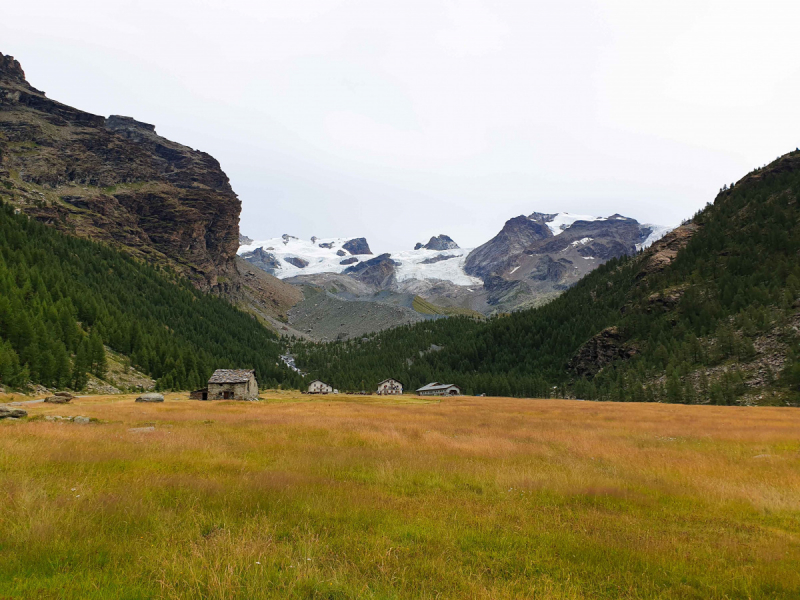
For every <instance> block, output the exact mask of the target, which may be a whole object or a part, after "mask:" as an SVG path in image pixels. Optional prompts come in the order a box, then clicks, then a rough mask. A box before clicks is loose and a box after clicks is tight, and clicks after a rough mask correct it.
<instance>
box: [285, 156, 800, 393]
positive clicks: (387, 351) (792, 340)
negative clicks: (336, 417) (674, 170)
mask: <svg viewBox="0 0 800 600" xmlns="http://www.w3.org/2000/svg"><path fill="white" fill-rule="evenodd" d="M798 197H800V152H797V151H796V152H792V153H790V154H787V155H786V156H783V157H781V158H780V159H778V160H777V161H775V162H774V163H772V164H771V165H769V166H767V167H765V168H763V169H758V170H757V171H754V172H753V173H751V174H749V175H748V176H746V177H745V178H743V179H742V180H741V181H740V182H739V183H737V184H736V185H734V186H732V187H731V188H730V189H728V188H727V187H726V188H725V189H723V190H722V191H721V192H720V194H719V195H718V196H717V198H716V200H715V201H714V203H713V204H709V205H708V206H707V207H706V208H705V209H704V210H702V211H700V212H699V213H698V214H697V215H695V217H694V218H693V220H692V222H691V223H689V224H687V225H686V226H685V227H683V228H681V229H680V230H679V231H677V232H675V233H674V234H672V236H671V237H670V238H668V239H666V240H664V241H663V242H662V243H660V244H656V245H655V246H654V247H653V248H651V249H649V250H648V251H645V252H644V253H641V254H639V255H638V256H635V257H631V258H622V259H619V260H611V261H609V262H608V263H606V264H605V265H603V266H601V267H600V268H598V269H597V270H596V271H594V272H592V273H591V274H589V275H588V276H587V277H585V278H584V279H583V280H581V281H580V282H579V283H578V284H577V285H575V286H574V287H573V288H571V289H570V290H568V291H567V292H566V293H564V294H563V295H562V296H561V297H559V298H558V299H556V300H554V301H553V302H551V303H549V304H547V305H545V306H543V307H540V308H537V309H534V310H527V311H520V312H517V313H513V314H511V315H509V316H507V317H503V318H495V319H491V320H489V321H488V322H486V323H477V322H474V321H472V320H469V319H459V318H454V319H447V320H442V321H437V322H435V323H423V324H417V325H414V326H410V327H406V328H399V329H397V330H393V331H387V332H382V333H380V334H378V335H375V336H373V337H371V338H370V339H369V340H368V341H366V342H365V341H356V342H350V343H346V344H328V345H311V344H298V345H297V346H296V353H297V354H298V358H299V360H298V363H299V364H300V365H302V367H303V368H304V369H305V370H308V371H310V372H311V373H312V375H315V376H319V377H321V378H323V379H326V380H330V381H331V383H332V384H333V385H337V386H338V387H340V388H343V387H344V388H346V387H347V384H349V383H351V382H353V381H361V380H363V381H365V382H366V385H367V386H369V385H371V384H372V383H373V382H377V381H380V380H381V379H383V378H384V377H387V376H392V377H396V378H399V379H401V380H402V381H403V382H404V383H405V384H406V386H407V387H417V386H419V385H421V384H424V383H426V382H428V381H433V380H438V381H449V382H453V383H458V384H460V385H461V386H462V387H463V388H464V389H465V390H466V391H467V392H468V393H481V392H485V393H488V394H495V395H515V396H550V395H566V394H575V395H578V396H580V397H585V398H601V399H613V400H661V401H672V402H687V403H694V402H709V401H710V402H714V403H719V404H730V403H733V402H736V401H737V400H738V399H741V398H742V397H745V398H747V399H748V400H752V401H758V402H776V403H783V402H790V403H794V402H797V401H798V398H797V390H798V389H800V365H799V364H798V362H797V356H798V353H799V350H800V346H798V342H797V324H798V307H800V304H798V303H797V299H798V296H800V261H798V259H797V257H798V253H800V206H798ZM611 327H613V328H615V329H613V330H610V331H613V336H610V337H613V340H612V341H613V345H612V346H611V347H610V348H606V349H605V350H606V351H607V352H606V357H605V358H600V359H597V358H596V357H595V358H593V354H592V352H587V351H586V348H587V346H586V345H587V343H588V344H589V345H590V346H591V344H592V343H593V342H591V340H592V338H593V336H596V335H597V334H600V333H601V332H603V331H604V330H607V329H608V328H611ZM431 345H434V346H437V347H438V346H443V348H442V349H441V350H439V351H434V352H429V351H428V350H429V349H430V348H431ZM589 349H591V348H589ZM609 355H610V356H611V360H609V359H608V356H609ZM576 357H577V360H576ZM615 357H616V360H614V358H615ZM592 360H595V364H593V365H592V364H591V362H592ZM587 362H588V363H589V364H587ZM576 363H577V366H576ZM581 363H583V364H581Z"/></svg>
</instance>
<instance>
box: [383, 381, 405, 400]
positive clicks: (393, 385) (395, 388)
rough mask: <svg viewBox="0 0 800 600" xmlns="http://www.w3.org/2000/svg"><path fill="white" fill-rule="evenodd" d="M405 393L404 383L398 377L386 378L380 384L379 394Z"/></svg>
mask: <svg viewBox="0 0 800 600" xmlns="http://www.w3.org/2000/svg"><path fill="white" fill-rule="evenodd" d="M402 393H403V384H402V383H400V382H399V381H397V380H396V379H384V380H383V381H381V382H380V383H379V384H378V395H379V396H394V395H400V394H402Z"/></svg>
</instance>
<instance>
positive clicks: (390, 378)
mask: <svg viewBox="0 0 800 600" xmlns="http://www.w3.org/2000/svg"><path fill="white" fill-rule="evenodd" d="M387 381H394V382H395V383H400V382H399V381H398V380H397V379H394V378H393V377H389V379H384V380H383V381H381V382H380V383H379V384H378V385H383V384H384V383H386V382H387ZM400 385H403V384H402V383H400Z"/></svg>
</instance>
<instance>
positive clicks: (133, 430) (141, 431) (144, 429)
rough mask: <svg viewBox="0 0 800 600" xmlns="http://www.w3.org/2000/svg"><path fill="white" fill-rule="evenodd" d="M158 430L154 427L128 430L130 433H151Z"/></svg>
mask: <svg viewBox="0 0 800 600" xmlns="http://www.w3.org/2000/svg"><path fill="white" fill-rule="evenodd" d="M155 430H156V428H155V427H153V426H150V427H132V428H130V429H128V433H149V432H151V431H155Z"/></svg>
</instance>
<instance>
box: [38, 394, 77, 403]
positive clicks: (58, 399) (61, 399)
mask: <svg viewBox="0 0 800 600" xmlns="http://www.w3.org/2000/svg"><path fill="white" fill-rule="evenodd" d="M62 393H65V392H59V393H58V394H55V395H53V396H48V397H47V398H45V399H44V401H45V402H47V403H48V404H66V403H67V402H69V401H70V400H72V395H66V396H63V395H61V394H62Z"/></svg>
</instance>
